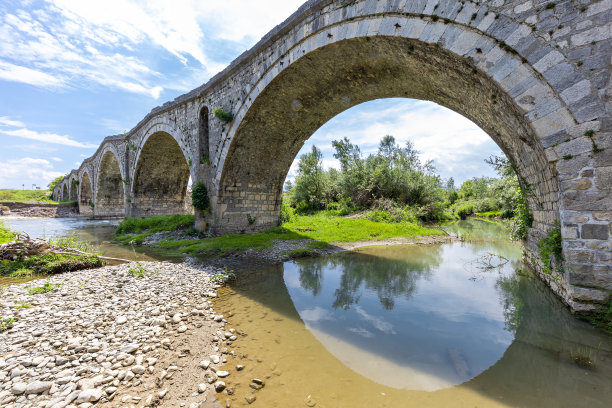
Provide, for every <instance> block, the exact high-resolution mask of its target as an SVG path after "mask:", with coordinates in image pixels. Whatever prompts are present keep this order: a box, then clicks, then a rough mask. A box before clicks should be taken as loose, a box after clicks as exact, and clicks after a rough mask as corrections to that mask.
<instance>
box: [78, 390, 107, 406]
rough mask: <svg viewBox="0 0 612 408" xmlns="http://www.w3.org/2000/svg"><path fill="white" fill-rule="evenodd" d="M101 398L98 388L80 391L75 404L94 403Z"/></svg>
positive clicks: (100, 391)
mask: <svg viewBox="0 0 612 408" xmlns="http://www.w3.org/2000/svg"><path fill="white" fill-rule="evenodd" d="M100 398H102V390H101V389H99V388H91V389H89V390H85V391H81V392H80V393H79V396H78V397H77V399H76V402H77V404H82V403H84V402H96V401H98V400H99V399H100Z"/></svg>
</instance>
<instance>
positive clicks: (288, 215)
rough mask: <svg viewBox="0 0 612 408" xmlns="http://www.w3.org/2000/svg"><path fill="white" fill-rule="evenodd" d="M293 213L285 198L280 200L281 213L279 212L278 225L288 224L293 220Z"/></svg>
mask: <svg viewBox="0 0 612 408" xmlns="http://www.w3.org/2000/svg"><path fill="white" fill-rule="evenodd" d="M294 214H295V212H294V210H293V208H291V206H290V205H289V203H288V202H287V200H286V198H285V197H283V198H282V200H281V211H280V220H279V222H280V224H281V225H283V224H284V223H286V222H289V221H291V220H292V219H293V216H294Z"/></svg>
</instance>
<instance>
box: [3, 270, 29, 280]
mask: <svg viewBox="0 0 612 408" xmlns="http://www.w3.org/2000/svg"><path fill="white" fill-rule="evenodd" d="M33 275H34V271H33V270H32V269H30V268H19V269H17V270H15V271H13V272H11V274H10V275H9V276H10V277H11V278H16V279H22V278H30V277H32V276H33Z"/></svg>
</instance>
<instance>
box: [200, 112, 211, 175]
mask: <svg viewBox="0 0 612 408" xmlns="http://www.w3.org/2000/svg"><path fill="white" fill-rule="evenodd" d="M198 123H199V126H198V138H199V140H200V156H201V157H200V158H199V159H200V161H201V163H202V164H205V163H207V162H209V161H210V152H209V141H208V138H209V127H208V108H207V107H206V106H205V107H203V108H202V110H200V116H199V120H198Z"/></svg>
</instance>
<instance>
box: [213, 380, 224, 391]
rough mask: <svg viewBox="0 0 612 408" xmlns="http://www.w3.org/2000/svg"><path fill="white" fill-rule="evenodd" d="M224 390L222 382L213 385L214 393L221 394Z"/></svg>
mask: <svg viewBox="0 0 612 408" xmlns="http://www.w3.org/2000/svg"><path fill="white" fill-rule="evenodd" d="M224 389H225V383H224V382H223V381H217V382H216V383H215V391H217V392H221V391H223V390H224Z"/></svg>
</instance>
